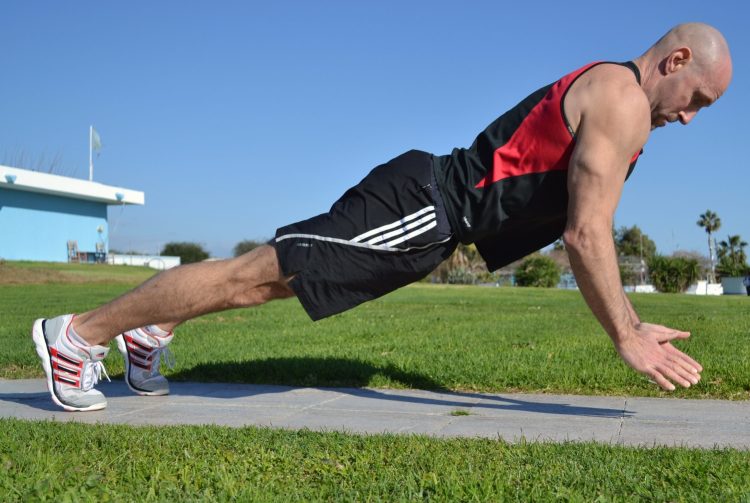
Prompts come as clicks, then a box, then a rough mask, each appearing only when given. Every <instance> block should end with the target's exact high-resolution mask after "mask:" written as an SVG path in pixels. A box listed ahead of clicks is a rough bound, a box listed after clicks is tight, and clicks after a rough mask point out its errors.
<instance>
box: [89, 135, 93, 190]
mask: <svg viewBox="0 0 750 503" xmlns="http://www.w3.org/2000/svg"><path fill="white" fill-rule="evenodd" d="M93 141H94V126H89V182H93V181H94V155H93V153H92V152H93V150H94V145H93Z"/></svg>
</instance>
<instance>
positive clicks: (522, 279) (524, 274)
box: [516, 255, 560, 288]
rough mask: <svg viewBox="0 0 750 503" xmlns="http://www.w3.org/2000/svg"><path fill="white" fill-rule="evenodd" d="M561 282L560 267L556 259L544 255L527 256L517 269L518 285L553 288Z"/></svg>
mask: <svg viewBox="0 0 750 503" xmlns="http://www.w3.org/2000/svg"><path fill="white" fill-rule="evenodd" d="M559 282H560V268H559V267H558V266H557V264H556V263H555V261H554V260H552V259H551V258H549V257H545V256H543V255H534V256H532V257H529V258H527V259H526V260H524V261H523V262H521V265H520V266H519V267H518V269H516V284H517V285H518V286H539V287H543V288H552V287H555V286H557V284H558V283H559Z"/></svg>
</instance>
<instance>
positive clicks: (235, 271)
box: [72, 245, 294, 345]
mask: <svg viewBox="0 0 750 503" xmlns="http://www.w3.org/2000/svg"><path fill="white" fill-rule="evenodd" d="M287 280H288V278H284V277H283V275H282V273H281V269H280V267H279V261H278V259H277V257H276V250H274V249H273V248H272V247H271V246H268V245H264V246H261V247H259V248H256V249H255V250H253V251H251V252H249V253H246V254H245V255H242V256H240V257H237V258H234V259H230V260H222V261H217V262H201V263H198V264H188V265H184V266H180V267H177V268H175V269H170V270H168V271H164V272H163V273H161V274H159V275H157V276H155V277H153V278H151V279H150V280H148V281H146V282H145V283H143V284H142V285H141V286H139V287H138V288H136V289H135V290H132V291H130V292H128V293H126V294H125V295H123V296H122V297H119V298H117V299H115V300H114V301H112V302H110V303H108V304H105V305H103V306H101V307H99V308H97V309H94V310H93V311H89V312H87V313H83V314H80V315H79V316H77V317H76V318H75V319H74V320H73V323H72V326H73V330H74V331H75V332H76V333H77V334H78V335H79V336H80V337H81V338H82V339H84V340H85V341H86V342H88V343H89V344H91V345H106V344H107V343H108V342H109V341H111V340H112V339H114V338H115V337H116V336H117V335H119V334H121V333H123V332H126V331H128V330H131V329H134V328H138V327H143V326H146V325H149V324H153V325H157V326H159V328H161V329H162V330H164V331H166V332H170V331H171V330H172V329H173V328H174V327H175V326H176V325H178V324H179V323H182V322H183V321H187V320H189V319H192V318H195V317H197V316H201V315H203V314H208V313H213V312H217V311H223V310H226V309H233V308H238V307H250V306H256V305H260V304H263V303H265V302H268V301H270V300H273V299H282V298H287V297H292V296H294V292H293V291H292V289H291V288H289V286H288V285H287Z"/></svg>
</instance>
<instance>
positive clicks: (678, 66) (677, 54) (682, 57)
mask: <svg viewBox="0 0 750 503" xmlns="http://www.w3.org/2000/svg"><path fill="white" fill-rule="evenodd" d="M692 60H693V51H691V50H690V47H680V48H679V49H675V50H673V51H672V52H670V53H669V56H667V59H666V61H665V65H664V71H665V73H667V74H669V73H674V72H678V71H680V70H682V69H683V68H685V67H686V66H687V64H688V63H690V61H692Z"/></svg>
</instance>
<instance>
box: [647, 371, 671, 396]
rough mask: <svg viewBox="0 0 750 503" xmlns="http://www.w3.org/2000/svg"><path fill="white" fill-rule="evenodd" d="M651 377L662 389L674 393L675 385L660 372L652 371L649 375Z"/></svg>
mask: <svg viewBox="0 0 750 503" xmlns="http://www.w3.org/2000/svg"><path fill="white" fill-rule="evenodd" d="M649 376H651V379H653V380H654V381H655V382H656V384H658V385H659V386H660V387H661V389H663V390H667V391H674V384H672V383H671V382H669V381H667V380H666V379H665V378H664V376H663V375H661V374H660V373H659V372H658V371H656V370H652V371H651V372H650V373H649Z"/></svg>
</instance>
